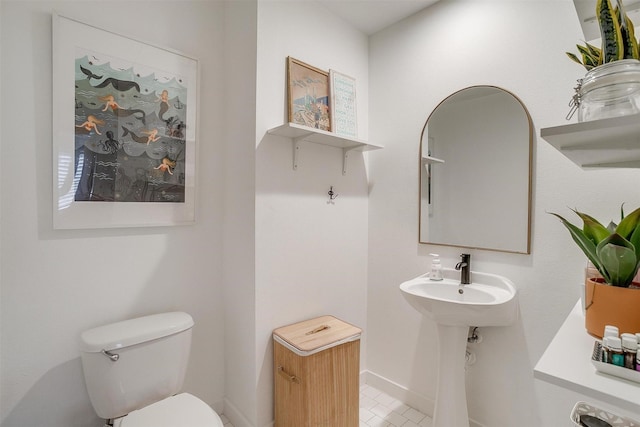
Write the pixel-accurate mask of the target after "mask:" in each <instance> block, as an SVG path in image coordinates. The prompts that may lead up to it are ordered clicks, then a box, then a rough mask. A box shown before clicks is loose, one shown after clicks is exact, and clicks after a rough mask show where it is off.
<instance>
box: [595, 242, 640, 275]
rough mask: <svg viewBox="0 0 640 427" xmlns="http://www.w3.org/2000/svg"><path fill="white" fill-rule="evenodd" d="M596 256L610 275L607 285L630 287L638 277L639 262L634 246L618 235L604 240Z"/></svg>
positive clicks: (597, 249)
mask: <svg viewBox="0 0 640 427" xmlns="http://www.w3.org/2000/svg"><path fill="white" fill-rule="evenodd" d="M596 255H597V257H598V258H599V259H600V260H601V262H602V265H603V267H604V269H605V270H606V271H607V272H608V273H609V279H608V280H607V283H609V284H611V285H613V286H621V287H628V286H629V284H631V282H632V280H633V277H634V276H635V275H636V272H637V267H638V260H637V258H636V252H635V248H634V247H633V245H632V244H631V243H630V242H629V241H627V240H626V239H625V238H623V237H622V236H620V235H619V234H617V233H614V234H612V235H611V236H609V237H607V238H606V239H604V240H603V241H602V242H600V244H599V245H598V247H597V248H596Z"/></svg>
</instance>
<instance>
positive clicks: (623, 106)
mask: <svg viewBox="0 0 640 427" xmlns="http://www.w3.org/2000/svg"><path fill="white" fill-rule="evenodd" d="M579 96H580V106H579V108H578V121H580V122H586V121H590V120H597V119H606V118H610V117H618V116H628V115H632V114H639V113H640V61H638V60H637V59H622V60H619V61H614V62H609V63H606V64H603V65H600V66H598V67H595V68H592V69H591V70H589V72H587V74H586V75H585V77H584V79H583V80H582V85H581V87H580V89H579Z"/></svg>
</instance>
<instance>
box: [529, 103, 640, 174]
mask: <svg viewBox="0 0 640 427" xmlns="http://www.w3.org/2000/svg"><path fill="white" fill-rule="evenodd" d="M540 136H541V137H542V138H543V139H545V140H546V141H547V142H549V143H550V144H551V145H552V146H554V147H555V148H557V149H558V150H559V151H560V152H561V153H562V154H564V155H565V156H566V157H568V158H569V159H570V160H571V161H573V162H574V163H575V164H577V165H578V166H580V167H582V168H585V169H586V168H640V115H639V114H636V115H632V116H622V117H613V118H610V119H601V120H593V121H589V122H582V123H574V124H570V125H563V126H555V127H550V128H543V129H541V130H540Z"/></svg>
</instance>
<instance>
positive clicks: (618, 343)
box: [607, 337, 624, 366]
mask: <svg viewBox="0 0 640 427" xmlns="http://www.w3.org/2000/svg"><path fill="white" fill-rule="evenodd" d="M607 339H608V343H609V363H611V364H612V365H616V366H624V353H623V352H622V340H620V338H618V337H608V338H607Z"/></svg>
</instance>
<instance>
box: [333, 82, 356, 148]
mask: <svg viewBox="0 0 640 427" xmlns="http://www.w3.org/2000/svg"><path fill="white" fill-rule="evenodd" d="M329 84H330V88H331V101H330V105H331V122H332V124H333V132H334V133H335V134H336V135H342V136H348V137H352V138H357V137H358V116H357V111H356V80H355V79H354V78H353V77H349V76H347V75H345V74H342V73H339V72H337V71H335V70H329Z"/></svg>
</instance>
